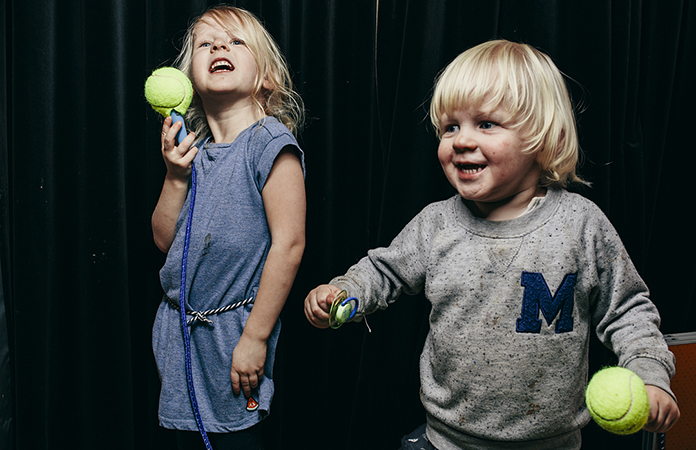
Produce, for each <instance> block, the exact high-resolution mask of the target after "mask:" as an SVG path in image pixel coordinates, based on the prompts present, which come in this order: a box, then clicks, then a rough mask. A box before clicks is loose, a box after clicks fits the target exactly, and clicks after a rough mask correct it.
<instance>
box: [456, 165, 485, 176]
mask: <svg viewBox="0 0 696 450" xmlns="http://www.w3.org/2000/svg"><path fill="white" fill-rule="evenodd" d="M455 167H456V168H457V170H459V171H460V172H462V173H465V174H469V175H473V174H475V173H479V172H481V171H482V170H483V169H485V168H486V166H485V165H483V164H455Z"/></svg>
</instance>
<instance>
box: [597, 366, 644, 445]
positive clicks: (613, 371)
mask: <svg viewBox="0 0 696 450" xmlns="http://www.w3.org/2000/svg"><path fill="white" fill-rule="evenodd" d="M585 403H586V404H587V409H588V410H589V411H590V414H591V415H592V418H593V419H594V420H595V422H597V424H598V425H599V426H600V427H602V428H604V429H605V430H607V431H611V432H612V433H616V434H632V433H635V432H637V431H639V430H640V429H641V428H643V425H645V423H646V422H647V421H648V415H649V414H650V401H649V400H648V393H647V391H646V390H645V385H644V384H643V380H641V379H640V377H639V376H638V375H636V374H635V373H633V372H631V371H630V370H628V369H624V368H623V367H609V368H606V369H602V370H600V371H599V372H597V373H596V374H594V376H593V377H592V379H591V380H590V383H589V384H588V385H587V391H586V392H585Z"/></svg>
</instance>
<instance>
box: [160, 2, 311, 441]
mask: <svg viewBox="0 0 696 450" xmlns="http://www.w3.org/2000/svg"><path fill="white" fill-rule="evenodd" d="M176 65H177V66H178V68H179V69H181V70H182V71H183V72H184V73H185V74H187V75H188V77H189V78H190V79H191V81H192V84H193V87H194V91H195V95H194V99H193V102H192V104H191V107H190V109H189V111H188V113H187V115H186V119H187V121H188V123H189V124H190V126H191V128H192V129H193V132H191V133H189V135H188V136H187V137H186V138H185V139H184V140H183V141H182V142H180V143H178V145H177V142H176V140H175V138H176V135H177V133H178V131H179V129H180V128H181V126H180V124H179V123H176V124H174V125H172V121H171V119H170V118H167V119H165V121H164V124H163V126H162V155H163V158H164V162H165V164H166V167H167V174H166V177H165V181H164V185H163V187H162V193H161V196H160V198H159V201H158V203H157V206H156V208H155V211H154V213H153V216H152V229H153V234H154V240H155V243H156V244H157V246H158V247H159V248H160V249H161V250H162V251H164V252H168V254H167V259H166V262H165V264H164V266H163V268H162V269H161V271H160V279H161V283H162V287H163V289H164V291H165V296H164V299H163V301H162V303H161V305H160V307H159V309H158V312H157V317H156V319H155V324H154V330H153V348H154V353H155V357H156V360H157V365H158V370H159V373H160V378H161V381H162V389H161V393H160V404H159V421H160V424H161V425H162V426H163V427H165V428H170V429H175V430H179V431H178V433H177V438H178V442H179V447H180V448H191V447H190V445H191V444H190V442H189V441H193V442H194V443H196V444H197V445H199V446H202V442H203V440H201V439H200V436H197V434H196V433H195V432H194V433H187V431H195V430H197V422H196V420H195V418H194V414H193V412H192V402H191V401H190V399H189V395H188V391H187V377H186V369H185V365H184V346H183V342H184V341H183V332H182V327H181V321H180V312H179V297H180V293H179V292H180V285H181V274H182V258H183V257H184V253H186V260H187V264H186V275H187V276H186V280H185V288H186V289H185V292H186V297H187V298H186V299H185V300H186V310H187V316H188V317H189V323H190V324H189V327H188V329H189V330H190V343H191V344H190V345H191V350H190V352H191V366H192V367H191V370H192V375H193V377H192V378H193V384H194V387H195V393H196V397H197V403H198V409H199V410H200V418H201V419H202V423H203V424H204V426H205V430H206V431H208V432H210V434H209V436H210V441H211V442H212V443H213V445H214V446H215V448H216V450H219V449H220V448H260V447H261V445H260V442H259V439H258V438H257V436H256V434H257V433H255V432H254V429H253V428H252V427H254V425H256V424H257V423H258V422H259V421H260V420H262V419H263V418H264V417H265V416H266V415H267V414H268V413H269V411H270V404H271V399H272V397H273V392H274V387H273V376H272V371H273V361H274V355H275V348H276V343H277V340H278V334H279V332H280V322H279V314H280V312H281V309H282V307H283V305H284V303H285V300H286V298H287V296H288V293H289V291H290V288H291V286H292V284H293V280H294V278H295V275H296V273H297V269H298V267H299V264H300V260H301V257H302V253H303V251H304V244H305V236H304V231H305V223H304V222H305V190H304V159H303V158H304V157H303V153H302V150H301V149H300V148H299V146H298V144H297V141H296V140H295V137H294V136H293V132H296V131H297V130H298V128H299V127H300V125H301V123H302V116H303V109H302V102H301V99H300V98H299V96H298V95H297V94H296V93H295V92H294V91H293V89H292V83H291V81H290V75H289V72H288V69H287V67H286V63H285V60H284V58H283V57H282V55H281V54H280V51H279V49H278V47H277V45H276V43H275V42H274V40H273V39H272V37H271V36H270V35H269V34H268V32H267V31H266V30H265V29H264V27H263V26H262V25H261V23H260V22H259V20H258V19H257V18H256V17H255V16H253V15H252V14H251V13H249V12H247V11H245V10H242V9H239V8H234V7H228V6H218V7H213V8H211V9H208V10H207V11H206V12H205V13H203V14H202V15H201V16H200V17H199V18H197V19H196V20H194V21H193V22H192V25H191V26H190V27H189V29H188V32H187V34H186V36H185V39H184V45H183V48H182V50H181V53H180V54H179V57H178V59H177V61H176ZM194 142H195V146H194V145H193V144H194ZM191 163H194V165H193V167H195V175H196V182H195V185H196V195H195V198H194V202H195V203H194V209H193V216H192V219H191V227H190V228H191V229H190V237H189V243H188V248H187V251H185V249H184V246H185V241H186V228H187V226H186V225H187V220H188V219H187V216H188V210H189V205H190V203H191V191H192V187H193V180H192V164H191ZM238 302H243V303H245V304H244V305H243V306H240V307H237V308H234V309H229V308H230V307H231V305H234V304H236V303H238ZM257 407H258V408H257ZM256 408H257V409H256Z"/></svg>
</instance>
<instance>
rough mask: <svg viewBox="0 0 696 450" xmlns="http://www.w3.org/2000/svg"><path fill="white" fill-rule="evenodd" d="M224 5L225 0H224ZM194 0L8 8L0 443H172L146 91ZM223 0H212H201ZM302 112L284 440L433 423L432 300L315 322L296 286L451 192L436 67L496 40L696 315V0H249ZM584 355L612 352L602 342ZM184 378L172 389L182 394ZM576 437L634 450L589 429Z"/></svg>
mask: <svg viewBox="0 0 696 450" xmlns="http://www.w3.org/2000/svg"><path fill="white" fill-rule="evenodd" d="M232 3H234V2H232ZM208 4H209V3H208V2H206V1H200V0H194V1H190V0H172V1H166V2H165V1H161V0H120V1H118V0H110V1H109V0H60V1H58V0H44V1H41V0H0V9H1V10H2V12H3V20H0V36H2V41H1V42H2V46H1V50H0V51H1V53H0V93H1V94H0V96H1V97H0V98H1V99H2V101H0V118H1V119H2V120H0V231H1V232H0V267H1V277H0V282H1V283H2V291H1V293H2V298H1V300H2V301H0V381H1V383H0V384H1V385H0V449H9V450H14V449H19V450H34V449H56V448H72V449H93V448H102V449H165V448H172V442H173V440H172V435H171V434H170V433H169V432H166V431H164V430H162V429H160V428H159V427H158V425H157V417H156V416H157V414H156V408H157V396H158V390H159V380H158V378H157V373H156V369H155V366H154V361H153V357H152V352H151V347H150V331H151V327H152V322H153V319H154V313H155V310H156V308H157V305H158V303H159V300H160V295H161V291H160V287H159V282H158V270H159V268H160V266H161V265H162V263H163V260H164V255H163V254H161V253H160V252H159V251H158V250H157V249H156V247H155V246H154V244H153V242H152V237H151V229H150V215H151V213H152V210H153V209H154V205H155V203H156V201H157V198H158V195H159V190H160V188H161V184H162V181H163V177H164V164H163V162H162V160H161V156H160V153H159V129H160V118H159V117H158V116H157V114H156V113H155V112H154V111H152V110H151V109H150V108H149V106H148V105H147V104H146V102H145V100H144V97H143V83H144V81H145V79H146V77H147V76H148V75H149V73H150V72H151V71H152V70H153V69H155V68H156V67H158V66H160V65H164V64H170V63H171V62H172V60H173V58H174V57H175V56H176V54H177V49H178V44H179V40H180V39H181V37H182V36H183V33H184V30H185V28H186V26H187V24H188V21H189V19H190V17H191V16H193V15H195V14H198V13H200V12H201V10H202V9H203V8H204V7H205V6H207V5H208ZM211 4H212V3H211ZM236 4H237V5H238V6H242V7H245V8H247V9H249V10H251V11H253V12H254V13H256V14H258V15H259V16H260V17H261V18H262V19H263V21H264V22H265V24H266V26H267V28H268V29H269V31H270V32H271V34H273V35H274V36H275V38H276V39H277V41H278V42H279V44H280V46H281V48H282V50H283V52H284V54H285V55H286V56H287V58H288V61H289V63H290V67H291V71H292V73H293V75H294V80H295V82H296V84H297V86H298V90H299V92H300V93H301V94H302V96H303V98H304V100H305V102H306V106H307V109H308V121H307V125H306V128H305V130H304V132H303V134H302V135H301V136H300V143H301V145H302V147H303V148H304V150H305V152H306V161H307V196H308V218H307V219H308V221H307V236H308V243H307V249H306V253H305V258H304V261H303V265H302V268H301V270H300V273H299V275H298V278H297V281H296V283H295V288H294V290H293V293H292V295H291V297H290V298H289V300H288V302H287V306H286V308H285V310H284V312H283V315H282V319H283V326H284V328H283V333H282V335H281V343H280V347H279V350H278V362H277V366H276V370H275V379H276V383H277V396H276V398H275V400H274V404H273V408H272V414H271V416H270V417H269V419H268V420H267V421H265V423H264V427H265V428H266V436H267V438H268V446H269V450H273V449H283V450H286V449H298V448H303V449H329V450H333V449H361V450H364V449H379V450H383V449H396V448H398V445H399V439H400V438H401V436H402V435H404V434H406V433H408V432H410V431H411V430H412V429H414V428H415V427H416V426H418V425H419V424H421V423H422V422H424V413H423V410H422V407H421V406H420V403H419V401H418V372H417V363H418V355H419V352H420V347H421V345H422V342H423V338H424V336H425V333H426V330H427V313H428V305H427V302H426V301H425V299H424V298H423V297H422V296H416V297H405V298H403V299H402V300H401V301H400V302H397V303H396V304H395V305H394V306H393V307H392V308H390V309H389V310H388V311H384V312H380V313H377V314H374V315H372V316H370V319H369V320H370V325H371V327H372V330H373V332H372V333H371V334H368V333H367V332H366V328H365V327H364V326H362V325H359V324H349V325H347V326H344V327H343V328H341V329H340V330H337V331H330V330H317V329H314V328H312V327H311V326H310V325H309V323H308V322H307V321H306V320H305V319H304V315H303V313H302V302H303V299H304V297H305V295H306V293H307V292H308V291H309V290H310V289H311V288H313V287H315V286H316V285H318V284H320V283H324V282H327V281H328V280H329V279H331V277H333V276H334V275H337V274H340V273H343V272H344V271H345V270H346V269H347V267H348V266H349V265H351V264H352V263H354V262H356V261H357V260H358V259H359V258H360V257H361V256H363V255H364V254H365V252H366V251H367V250H368V249H369V248H371V247H374V246H378V245H386V244H388V243H389V242H390V241H391V239H392V238H393V237H394V236H395V235H396V233H397V232H398V231H399V230H400V229H401V228H402V227H403V226H404V225H405V224H406V222H407V221H408V220H409V219H411V218H412V217H413V216H414V215H415V214H416V213H417V212H418V211H420V209H421V208H423V207H424V206H425V205H426V204H428V203H431V202H433V201H436V200H441V199H444V198H447V197H449V196H451V195H453V194H454V191H453V189H452V188H451V187H450V186H449V184H448V183H447V181H446V179H445V177H444V176H443V174H442V172H441V169H440V167H439V163H438V161H437V158H436V147H437V141H436V138H435V135H434V133H433V132H432V130H431V127H430V125H429V121H428V120H427V118H426V110H427V105H428V102H429V94H430V91H431V88H432V85H433V79H434V78H435V76H436V74H437V73H438V71H439V70H441V69H442V68H443V67H444V66H445V65H446V64H447V63H448V62H449V61H451V60H452V59H453V58H454V57H455V56H456V55H457V54H459V53H460V52H462V51H463V50H465V49H467V48H469V47H471V46H473V45H476V44H479V43H481V42H483V41H486V40H489V39H491V38H494V37H500V38H507V39H510V40H514V41H522V42H526V43H530V44H532V45H534V46H536V47H538V48H540V49H542V50H544V51H546V52H547V53H549V54H550V55H551V56H552V58H553V59H554V61H555V62H556V63H557V65H558V67H559V68H560V69H561V71H563V72H564V73H565V74H567V75H568V76H569V77H570V80H569V86H570V89H571V91H572V97H573V100H574V102H575V104H576V106H577V107H578V110H579V111H580V114H579V116H578V117H579V118H578V126H579V132H580V139H581V145H582V147H583V150H584V153H585V159H584V164H583V166H582V168H581V173H582V175H584V177H586V178H587V179H589V180H590V181H592V182H593V187H592V188H591V189H585V190H583V191H582V192H581V193H582V194H583V195H586V196H587V197H589V198H590V199H592V200H594V201H595V202H596V203H597V204H598V205H599V206H600V207H601V208H602V209H603V210H604V211H605V212H606V213H607V214H608V216H609V218H610V219H611V220H612V222H613V223H614V224H615V226H616V228H617V229H618V231H619V233H620V235H621V236H622V238H623V239H624V242H625V244H626V247H627V249H628V251H629V253H630V255H631V257H632V258H633V260H634V262H635V263H636V265H637V267H638V269H639V271H640V272H641V274H642V275H643V276H644V278H645V279H646V281H647V282H648V284H649V285H650V287H651V289H652V296H653V299H654V302H655V303H656V305H657V306H658V308H659V309H660V311H661V313H662V316H663V325H662V329H663V332H665V333H677V332H686V331H694V330H696V320H695V318H696V315H695V312H694V298H695V296H694V283H695V281H696V270H695V269H696V257H694V249H695V247H696V238H695V237H694V233H693V232H692V229H693V226H692V222H691V221H692V220H693V218H694V212H693V209H694V202H693V199H694V193H696V188H695V187H694V169H695V167H696V148H695V147H696V146H695V145H694V142H693V134H694V130H695V128H696V124H695V123H694V115H693V108H694V106H693V105H694V101H695V100H696V95H695V94H696V93H695V87H694V73H696V70H695V69H696V64H695V58H694V55H695V53H694V52H695V51H696V48H695V45H696V35H695V34H694V33H695V32H696V6H695V5H694V4H693V3H691V2H689V1H678V0H666V1H662V0H652V1H649V0H645V1H637V0H636V1H631V0H623V1H608V0H598V1H585V0H573V1H569V0H565V1H563V0H561V1H542V0H537V1H519V0H507V1H503V0H498V1H494V0H487V1H480V0H460V1H445V0H427V1H426V0H381V1H377V0H350V1H349V0H314V1H301V0H295V1H292V0H257V1H239V2H236ZM592 345H593V353H592V355H593V356H592V365H593V367H595V368H596V367H598V366H599V365H602V364H606V363H609V362H611V357H610V355H608V354H607V352H606V351H604V350H603V349H602V348H600V347H599V346H598V345H597V344H596V343H593V344H592ZM182 388H183V387H182ZM583 434H584V438H585V444H584V446H583V448H587V449H613V448H622V449H623V448H625V449H637V448H640V447H639V445H640V444H639V440H640V438H639V436H633V437H628V438H625V437H624V438H618V437H614V436H611V435H609V433H606V432H604V431H602V430H600V429H598V428H597V427H596V426H595V425H594V424H591V425H589V426H588V427H586V429H585V430H584V431H583Z"/></svg>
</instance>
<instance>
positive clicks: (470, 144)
mask: <svg viewBox="0 0 696 450" xmlns="http://www.w3.org/2000/svg"><path fill="white" fill-rule="evenodd" d="M452 146H453V147H454V149H455V150H459V151H466V150H473V149H475V148H476V147H477V146H478V145H477V144H476V140H475V139H474V137H473V136H472V135H471V133H470V132H468V131H466V130H460V131H459V132H458V133H457V136H456V137H455V139H454V142H453V143H452Z"/></svg>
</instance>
